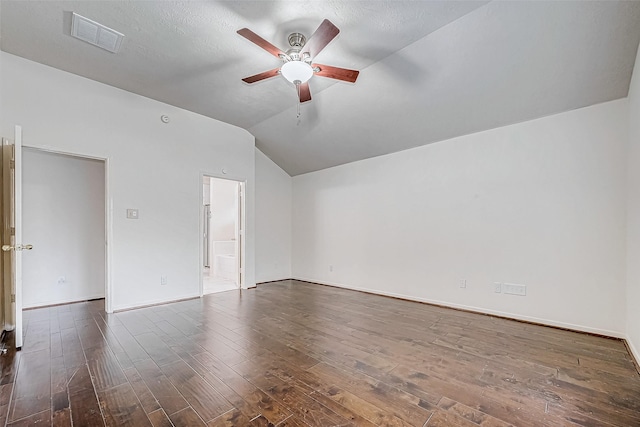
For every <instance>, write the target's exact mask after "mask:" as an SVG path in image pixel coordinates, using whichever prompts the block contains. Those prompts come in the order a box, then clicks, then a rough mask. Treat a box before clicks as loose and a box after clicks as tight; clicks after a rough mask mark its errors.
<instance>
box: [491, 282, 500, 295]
mask: <svg viewBox="0 0 640 427" xmlns="http://www.w3.org/2000/svg"><path fill="white" fill-rule="evenodd" d="M493 291H494V292H495V293H497V294H499V293H500V292H502V283H500V282H494V283H493Z"/></svg>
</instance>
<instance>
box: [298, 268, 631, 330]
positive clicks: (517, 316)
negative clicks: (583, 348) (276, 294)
mask: <svg viewBox="0 0 640 427" xmlns="http://www.w3.org/2000/svg"><path fill="white" fill-rule="evenodd" d="M293 280H301V281H303V282H310V283H318V284H320V285H327V286H334V287H336V288H343V289H349V290H352V291H360V292H366V293H369V294H375V295H382V296H387V297H392V298H400V299H405V300H408V301H416V302H424V303H427V304H433V305H438V306H442V307H449V308H456V309H460V310H466V311H472V312H475V313H479V314H488V315H493V316H499V317H505V318H508V319H513V320H522V321H524V322H530V323H538V324H541V325H545V326H552V327H556V328H562V329H569V330H572V331H577V332H586V333H590V334H597V335H603V336H607V337H611V338H620V339H626V335H625V334H624V333H622V332H619V331H611V330H608V329H600V328H593V327H591V326H585V325H577V324H574V323H566V322H559V321H556V320H550V319H543V318H539V317H533V316H523V315H520V314H517V313H510V312H505V311H499V310H491V309H487V308H483V307H475V306H470V305H464V304H457V303H453V302H448V301H440V300H434V299H430V298H420V297H415V296H411V295H404V294H397V293H394V292H385V291H379V290H376V289H369V288H361V287H357V286H347V285H343V284H339V283H331V282H324V281H319V280H315V279H309V278H303V277H294V278H293Z"/></svg>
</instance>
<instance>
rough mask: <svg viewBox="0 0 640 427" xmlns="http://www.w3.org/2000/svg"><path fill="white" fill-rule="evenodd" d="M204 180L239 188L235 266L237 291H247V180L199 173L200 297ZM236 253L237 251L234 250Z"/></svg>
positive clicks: (202, 291) (202, 275) (202, 273)
mask: <svg viewBox="0 0 640 427" xmlns="http://www.w3.org/2000/svg"><path fill="white" fill-rule="evenodd" d="M204 178H215V179H224V180H226V181H234V182H236V183H238V186H239V188H240V195H241V197H240V200H238V209H239V213H238V214H239V215H240V223H239V224H236V229H238V226H239V228H240V230H239V231H238V232H237V233H236V234H237V237H238V241H237V244H236V246H239V247H240V251H239V252H240V253H239V255H240V256H239V258H238V259H236V265H237V266H238V267H237V268H238V271H237V273H238V282H239V283H238V288H239V289H247V287H246V280H245V276H246V268H245V265H246V262H245V260H246V255H245V253H246V249H245V247H246V229H247V215H246V206H245V205H246V203H245V200H246V191H247V190H246V188H247V180H246V179H244V178H242V177H236V176H233V175H228V174H225V173H223V174H219V173H215V172H200V175H199V181H198V194H199V203H198V217H199V218H200V224H199V229H198V247H199V248H200V249H199V252H200V256H199V257H198V277H199V278H200V297H201V298H202V297H203V296H204V272H203V270H204V269H203V267H202V266H203V265H204V264H203V263H204V247H203V245H202V235H203V234H204V215H202V206H203V205H204V195H203V194H202V186H203V185H204ZM236 252H238V250H237V249H236Z"/></svg>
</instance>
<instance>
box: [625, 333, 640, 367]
mask: <svg viewBox="0 0 640 427" xmlns="http://www.w3.org/2000/svg"><path fill="white" fill-rule="evenodd" d="M624 340H625V342H626V343H627V348H629V351H630V352H631V357H633V358H634V359H635V360H636V367H638V369H639V370H640V351H638V349H637V348H636V346H635V345H633V341H631V340H630V339H629V337H628V336H627V337H626V338H625V339H624Z"/></svg>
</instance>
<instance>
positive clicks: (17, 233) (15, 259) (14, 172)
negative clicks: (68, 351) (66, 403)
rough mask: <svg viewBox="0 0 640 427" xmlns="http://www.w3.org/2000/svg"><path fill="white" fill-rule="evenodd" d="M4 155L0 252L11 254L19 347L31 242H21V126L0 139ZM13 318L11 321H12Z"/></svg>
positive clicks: (14, 320)
mask: <svg viewBox="0 0 640 427" xmlns="http://www.w3.org/2000/svg"><path fill="white" fill-rule="evenodd" d="M2 150H3V158H4V157H9V162H8V163H9V168H3V172H4V176H3V181H4V182H5V183H6V184H7V185H6V187H5V188H6V190H7V192H8V198H5V200H7V199H8V200H7V202H8V203H7V205H8V206H7V207H8V211H5V229H8V230H9V232H8V233H5V239H4V240H5V241H4V242H2V243H3V245H2V251H3V252H8V253H10V254H11V262H10V266H11V268H10V269H11V274H10V277H11V278H10V281H11V296H10V298H11V310H10V311H11V313H10V314H9V316H8V320H10V322H8V323H13V325H14V334H15V342H16V348H18V349H19V348H21V347H22V251H23V250H30V249H31V248H32V246H31V245H24V244H22V128H21V127H20V126H16V129H15V137H14V140H13V142H12V141H9V140H3V147H2ZM11 320H12V322H11Z"/></svg>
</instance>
